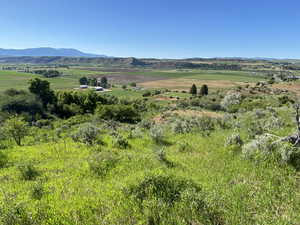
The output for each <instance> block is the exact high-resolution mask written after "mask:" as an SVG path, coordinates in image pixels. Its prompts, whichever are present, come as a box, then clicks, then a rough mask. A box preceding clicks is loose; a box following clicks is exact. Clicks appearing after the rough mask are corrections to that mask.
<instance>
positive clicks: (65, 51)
mask: <svg viewBox="0 0 300 225" xmlns="http://www.w3.org/2000/svg"><path fill="white" fill-rule="evenodd" d="M0 56H6V57H7V56H14V57H16V56H32V57H40V56H63V57H107V56H106V55H97V54H91V53H84V52H81V51H79V50H77V49H72V48H27V49H3V48H0Z"/></svg>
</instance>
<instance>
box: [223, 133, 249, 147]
mask: <svg viewBox="0 0 300 225" xmlns="http://www.w3.org/2000/svg"><path fill="white" fill-rule="evenodd" d="M243 143H244V142H243V140H242V138H241V136H240V134H237V133H233V134H232V135H230V136H229V137H227V139H226V142H225V146H233V145H236V146H242V145H243Z"/></svg>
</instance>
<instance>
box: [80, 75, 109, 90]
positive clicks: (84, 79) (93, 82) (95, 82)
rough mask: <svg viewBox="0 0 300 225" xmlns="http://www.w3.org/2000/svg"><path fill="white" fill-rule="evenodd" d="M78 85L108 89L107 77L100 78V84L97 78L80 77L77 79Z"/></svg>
mask: <svg viewBox="0 0 300 225" xmlns="http://www.w3.org/2000/svg"><path fill="white" fill-rule="evenodd" d="M79 84H80V85H90V86H94V87H95V86H101V87H103V88H109V86H110V85H109V83H108V79H107V77H101V79H100V82H98V80H97V78H95V77H90V78H87V77H81V78H80V79H79Z"/></svg>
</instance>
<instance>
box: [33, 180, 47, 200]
mask: <svg viewBox="0 0 300 225" xmlns="http://www.w3.org/2000/svg"><path fill="white" fill-rule="evenodd" d="M44 194H45V190H44V186H43V184H42V183H40V182H39V183H37V184H35V185H34V186H33V187H32V190H31V196H32V198H33V199H36V200H41V199H42V197H43V195H44Z"/></svg>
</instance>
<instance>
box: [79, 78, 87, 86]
mask: <svg viewBox="0 0 300 225" xmlns="http://www.w3.org/2000/svg"><path fill="white" fill-rule="evenodd" d="M79 84H80V85H87V84H88V79H87V78H86V77H81V78H80V79H79Z"/></svg>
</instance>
